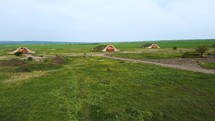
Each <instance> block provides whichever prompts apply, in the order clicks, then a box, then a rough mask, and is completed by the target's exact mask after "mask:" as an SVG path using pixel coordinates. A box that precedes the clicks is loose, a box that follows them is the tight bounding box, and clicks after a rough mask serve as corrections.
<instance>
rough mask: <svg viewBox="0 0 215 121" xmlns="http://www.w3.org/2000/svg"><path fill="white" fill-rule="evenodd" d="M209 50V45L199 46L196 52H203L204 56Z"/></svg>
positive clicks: (202, 55)
mask: <svg viewBox="0 0 215 121" xmlns="http://www.w3.org/2000/svg"><path fill="white" fill-rule="evenodd" d="M207 50H208V47H207V46H198V47H197V48H196V52H198V53H200V54H201V57H204V53H205V52H206V51H207Z"/></svg>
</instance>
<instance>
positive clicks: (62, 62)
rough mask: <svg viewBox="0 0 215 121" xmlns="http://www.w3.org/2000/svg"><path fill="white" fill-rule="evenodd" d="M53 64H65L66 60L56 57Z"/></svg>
mask: <svg viewBox="0 0 215 121" xmlns="http://www.w3.org/2000/svg"><path fill="white" fill-rule="evenodd" d="M52 63H53V64H65V59H64V58H62V57H60V56H56V57H55V58H53V60H52Z"/></svg>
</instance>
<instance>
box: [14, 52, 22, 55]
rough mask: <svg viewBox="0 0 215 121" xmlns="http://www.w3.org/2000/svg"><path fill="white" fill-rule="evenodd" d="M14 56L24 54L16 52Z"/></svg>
mask: <svg viewBox="0 0 215 121" xmlns="http://www.w3.org/2000/svg"><path fill="white" fill-rule="evenodd" d="M14 55H16V56H22V52H16V53H14Z"/></svg>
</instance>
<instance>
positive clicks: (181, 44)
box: [0, 40, 215, 55]
mask: <svg viewBox="0 0 215 121" xmlns="http://www.w3.org/2000/svg"><path fill="white" fill-rule="evenodd" d="M147 43H157V44H158V45H159V46H160V47H161V48H164V49H166V48H173V47H177V48H179V49H178V50H180V49H182V50H183V49H193V48H196V47H197V46H201V45H205V46H208V47H211V46H212V45H213V44H215V40H190V41H185V40H180V41H148V42H121V43H116V42H115V43H100V44H113V45H114V46H115V47H117V48H118V49H119V50H120V51H121V52H124V51H142V50H143V48H142V46H143V45H145V44H147ZM100 44H99V43H97V44H40V45H0V48H1V49H0V55H5V54H7V53H8V52H9V51H11V50H13V49H16V48H17V47H28V48H29V49H32V50H34V51H36V52H37V54H53V55H55V54H61V53H89V52H91V50H92V48H94V47H96V46H98V45H100Z"/></svg>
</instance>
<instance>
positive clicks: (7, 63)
mask: <svg viewBox="0 0 215 121" xmlns="http://www.w3.org/2000/svg"><path fill="white" fill-rule="evenodd" d="M25 64H26V62H25V61H24V60H20V59H11V60H5V61H3V62H1V63H0V65H2V66H22V65H25Z"/></svg>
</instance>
